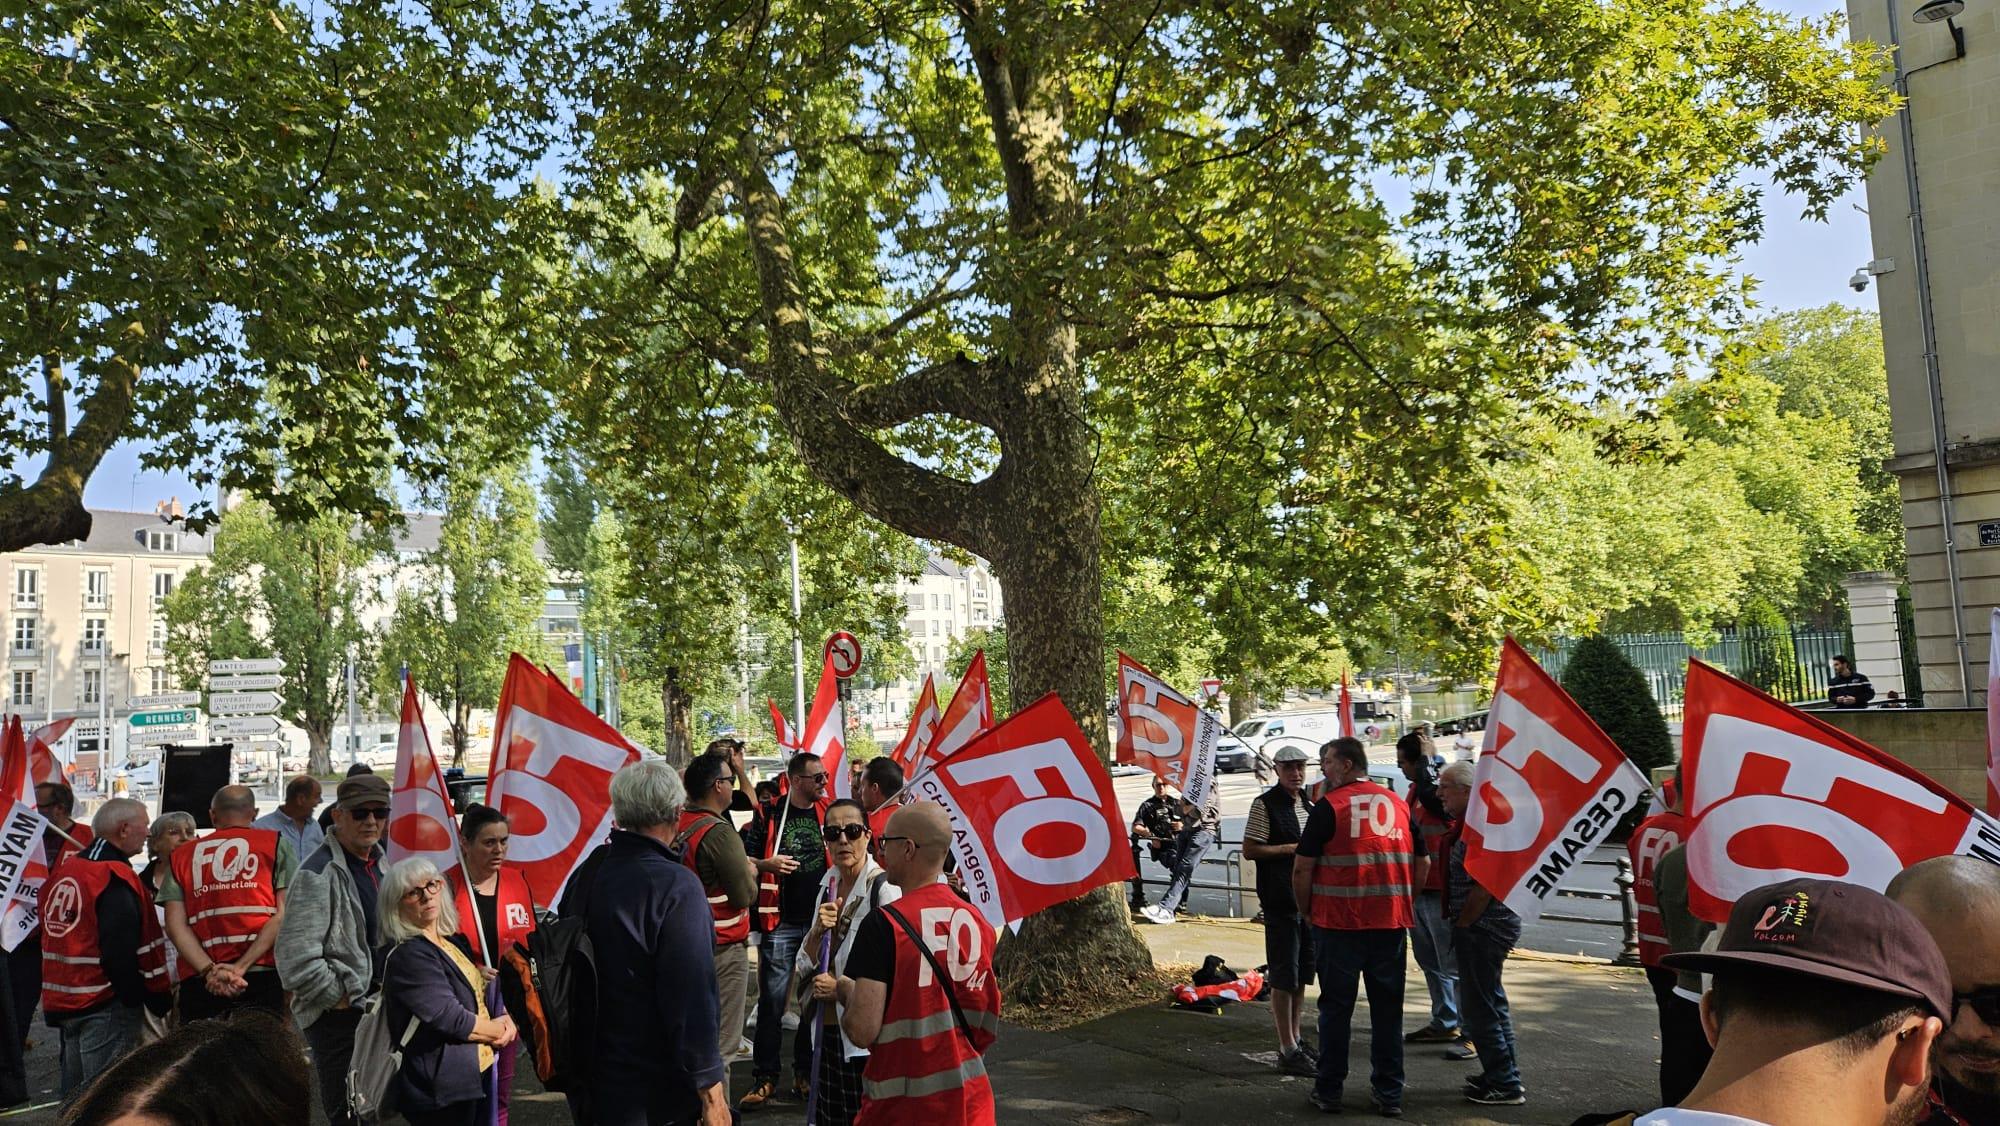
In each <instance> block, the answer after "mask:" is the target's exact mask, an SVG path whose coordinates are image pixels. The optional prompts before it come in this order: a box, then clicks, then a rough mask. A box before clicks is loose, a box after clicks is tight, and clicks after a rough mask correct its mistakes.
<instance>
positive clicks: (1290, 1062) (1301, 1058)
mask: <svg viewBox="0 0 2000 1126" xmlns="http://www.w3.org/2000/svg"><path fill="white" fill-rule="evenodd" d="M1278 1070H1279V1071H1282V1072H1284V1073H1285V1074H1286V1075H1301V1076H1304V1077H1306V1078H1308V1079H1312V1078H1316V1077H1318V1075H1319V1065H1318V1063H1317V1062H1316V1061H1314V1060H1313V1059H1312V1058H1311V1057H1310V1056H1308V1055H1306V1054H1305V1053H1304V1052H1302V1051H1300V1050H1299V1049H1297V1048H1293V1049H1292V1050H1291V1051H1289V1052H1279V1053H1278Z"/></svg>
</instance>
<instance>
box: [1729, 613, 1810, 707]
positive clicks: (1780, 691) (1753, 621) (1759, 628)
mask: <svg viewBox="0 0 2000 1126" xmlns="http://www.w3.org/2000/svg"><path fill="white" fill-rule="evenodd" d="M1736 630H1737V636H1738V638H1739V640H1740V641H1741V644H1742V662H1743V667H1742V668H1740V669H1735V670H1732V671H1734V672H1735V673H1736V675H1737V676H1739V677H1741V678H1742V679H1743V680H1744V681H1746V682H1747V683H1749V684H1750V685H1752V686H1754V687H1756V688H1761V689H1763V690H1764V691H1766V692H1769V693H1771V694H1773V695H1776V696H1778V697H1780V698H1783V697H1784V695H1785V693H1786V692H1787V690H1788V687H1789V686H1790V685H1791V683H1792V682H1793V680H1794V678H1796V677H1797V676H1798V657H1797V655H1796V654H1795V653H1794V651H1793V648H1792V628H1791V626H1790V624H1789V623H1787V622H1786V621H1785V616H1784V615H1783V614H1781V613H1779V612H1778V608H1777V607H1776V606H1773V605H1771V604H1770V603H1769V602H1766V601H1764V600H1763V599H1761V598H1760V599H1758V600H1756V601H1754V602H1752V603H1750V605H1748V606H1746V607H1744V608H1743V616H1742V617H1741V618H1739V619H1737V622H1736Z"/></svg>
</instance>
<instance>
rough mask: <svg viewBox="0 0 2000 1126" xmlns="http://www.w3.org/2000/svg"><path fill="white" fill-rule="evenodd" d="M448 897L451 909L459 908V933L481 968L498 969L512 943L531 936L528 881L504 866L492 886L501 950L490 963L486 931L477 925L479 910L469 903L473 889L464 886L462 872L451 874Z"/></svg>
mask: <svg viewBox="0 0 2000 1126" xmlns="http://www.w3.org/2000/svg"><path fill="white" fill-rule="evenodd" d="M451 894H452V902H453V906H455V907H457V908H458V932H459V933H460V934H462V935H464V936H465V938H466V941H467V942H469V943H471V944H472V957H473V958H474V959H475V960H476V961H478V962H480V963H481V964H482V965H485V964H490V965H495V966H497V965H499V964H500V959H501V958H502V957H504V956H505V955H506V953H507V951H509V950H512V949H513V948H514V944H515V943H517V942H526V941H528V936H529V935H530V934H533V933H534V930H535V893H534V892H532V891H529V890H528V880H527V877H525V876H523V875H521V873H520V872H519V871H517V870H515V869H513V868H509V867H507V866H506V865H505V864H502V865H501V866H500V879H499V880H498V881H497V882H495V883H494V885H493V895H494V902H493V913H494V918H493V929H494V930H495V931H496V932H498V936H499V939H500V949H498V950H496V951H494V952H493V955H492V958H491V960H490V962H489V960H488V958H487V954H486V928H485V927H483V926H481V925H480V923H479V908H478V907H477V906H476V905H474V903H473V902H472V885H471V884H470V883H467V882H466V879H465V869H464V868H453V869H452V870H451Z"/></svg>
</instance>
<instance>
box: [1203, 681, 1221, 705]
mask: <svg viewBox="0 0 2000 1126" xmlns="http://www.w3.org/2000/svg"><path fill="white" fill-rule="evenodd" d="M1201 694H1202V695H1204V696H1206V697H1208V698H1209V699H1211V700H1213V699H1215V698H1216V697H1217V696H1220V695H1222V681H1220V680H1218V679H1216V678H1215V677H1212V676H1211V677H1207V678H1205V679H1204V680H1203V681H1202V682H1201Z"/></svg>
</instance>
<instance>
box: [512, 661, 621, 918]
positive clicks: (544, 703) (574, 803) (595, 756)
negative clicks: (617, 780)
mask: <svg viewBox="0 0 2000 1126" xmlns="http://www.w3.org/2000/svg"><path fill="white" fill-rule="evenodd" d="M638 761H639V748H637V747H635V746H633V745H632V744H631V743H629V742H627V741H626V739H625V737H624V736H623V735H620V734H619V733H618V731H617V729H615V728H613V727H612V726H611V725H610V724H608V723H605V722H604V721H603V720H601V719H599V718H598V717H597V716H596V715H595V714H593V713H592V712H591V710H590V709H589V708H586V707H584V706H583V702H582V701H580V700H578V699H577V698H576V697H575V696H573V695H571V694H570V690H569V687H568V686H567V685H565V684H563V682H562V681H561V680H559V679H557V678H556V677H555V676H553V675H551V674H550V673H549V672H548V671H547V670H545V669H538V668H536V667H535V666H534V664H532V663H531V662H530V661H529V660H528V659H527V658H526V657H523V656H521V655H520V654H519V653H515V654H513V655H512V656H510V657H509V658H508V660H507V679H506V681H505V682H504V683H503V684H502V686H501V688H500V708H499V712H498V714H497V715H496V716H495V718H494V729H493V757H492V762H493V777H492V781H491V782H489V783H488V784H487V787H486V792H487V801H488V803H489V804H491V805H492V806H493V807H494V808H496V809H498V810H499V811H500V812H501V813H503V814H506V815H507V817H508V819H509V820H510V821H511V822H512V827H513V837H512V839H511V840H510V841H509V842H508V845H507V862H508V863H509V864H511V865H513V866H515V867H517V868H519V869H520V870H521V874H522V875H523V876H525V877H527V880H528V888H529V890H531V891H533V892H534V893H535V902H537V903H554V902H556V901H557V900H558V899H559V898H561V896H562V889H563V885H564V884H566V883H568V882H569V877H570V873H572V872H574V871H576V866H577V865H578V864H580V863H582V862H583V858H584V857H585V856H587V855H589V853H590V850H591V849H593V848H595V847H597V846H598V845H599V844H600V843H602V842H603V841H604V839H605V838H606V837H607V836H609V835H610V832H611V788H610V787H611V776H612V775H613V774H616V773H618V771H619V770H620V769H622V768H624V767H626V766H629V765H631V764H632V763H635V762H638Z"/></svg>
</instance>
